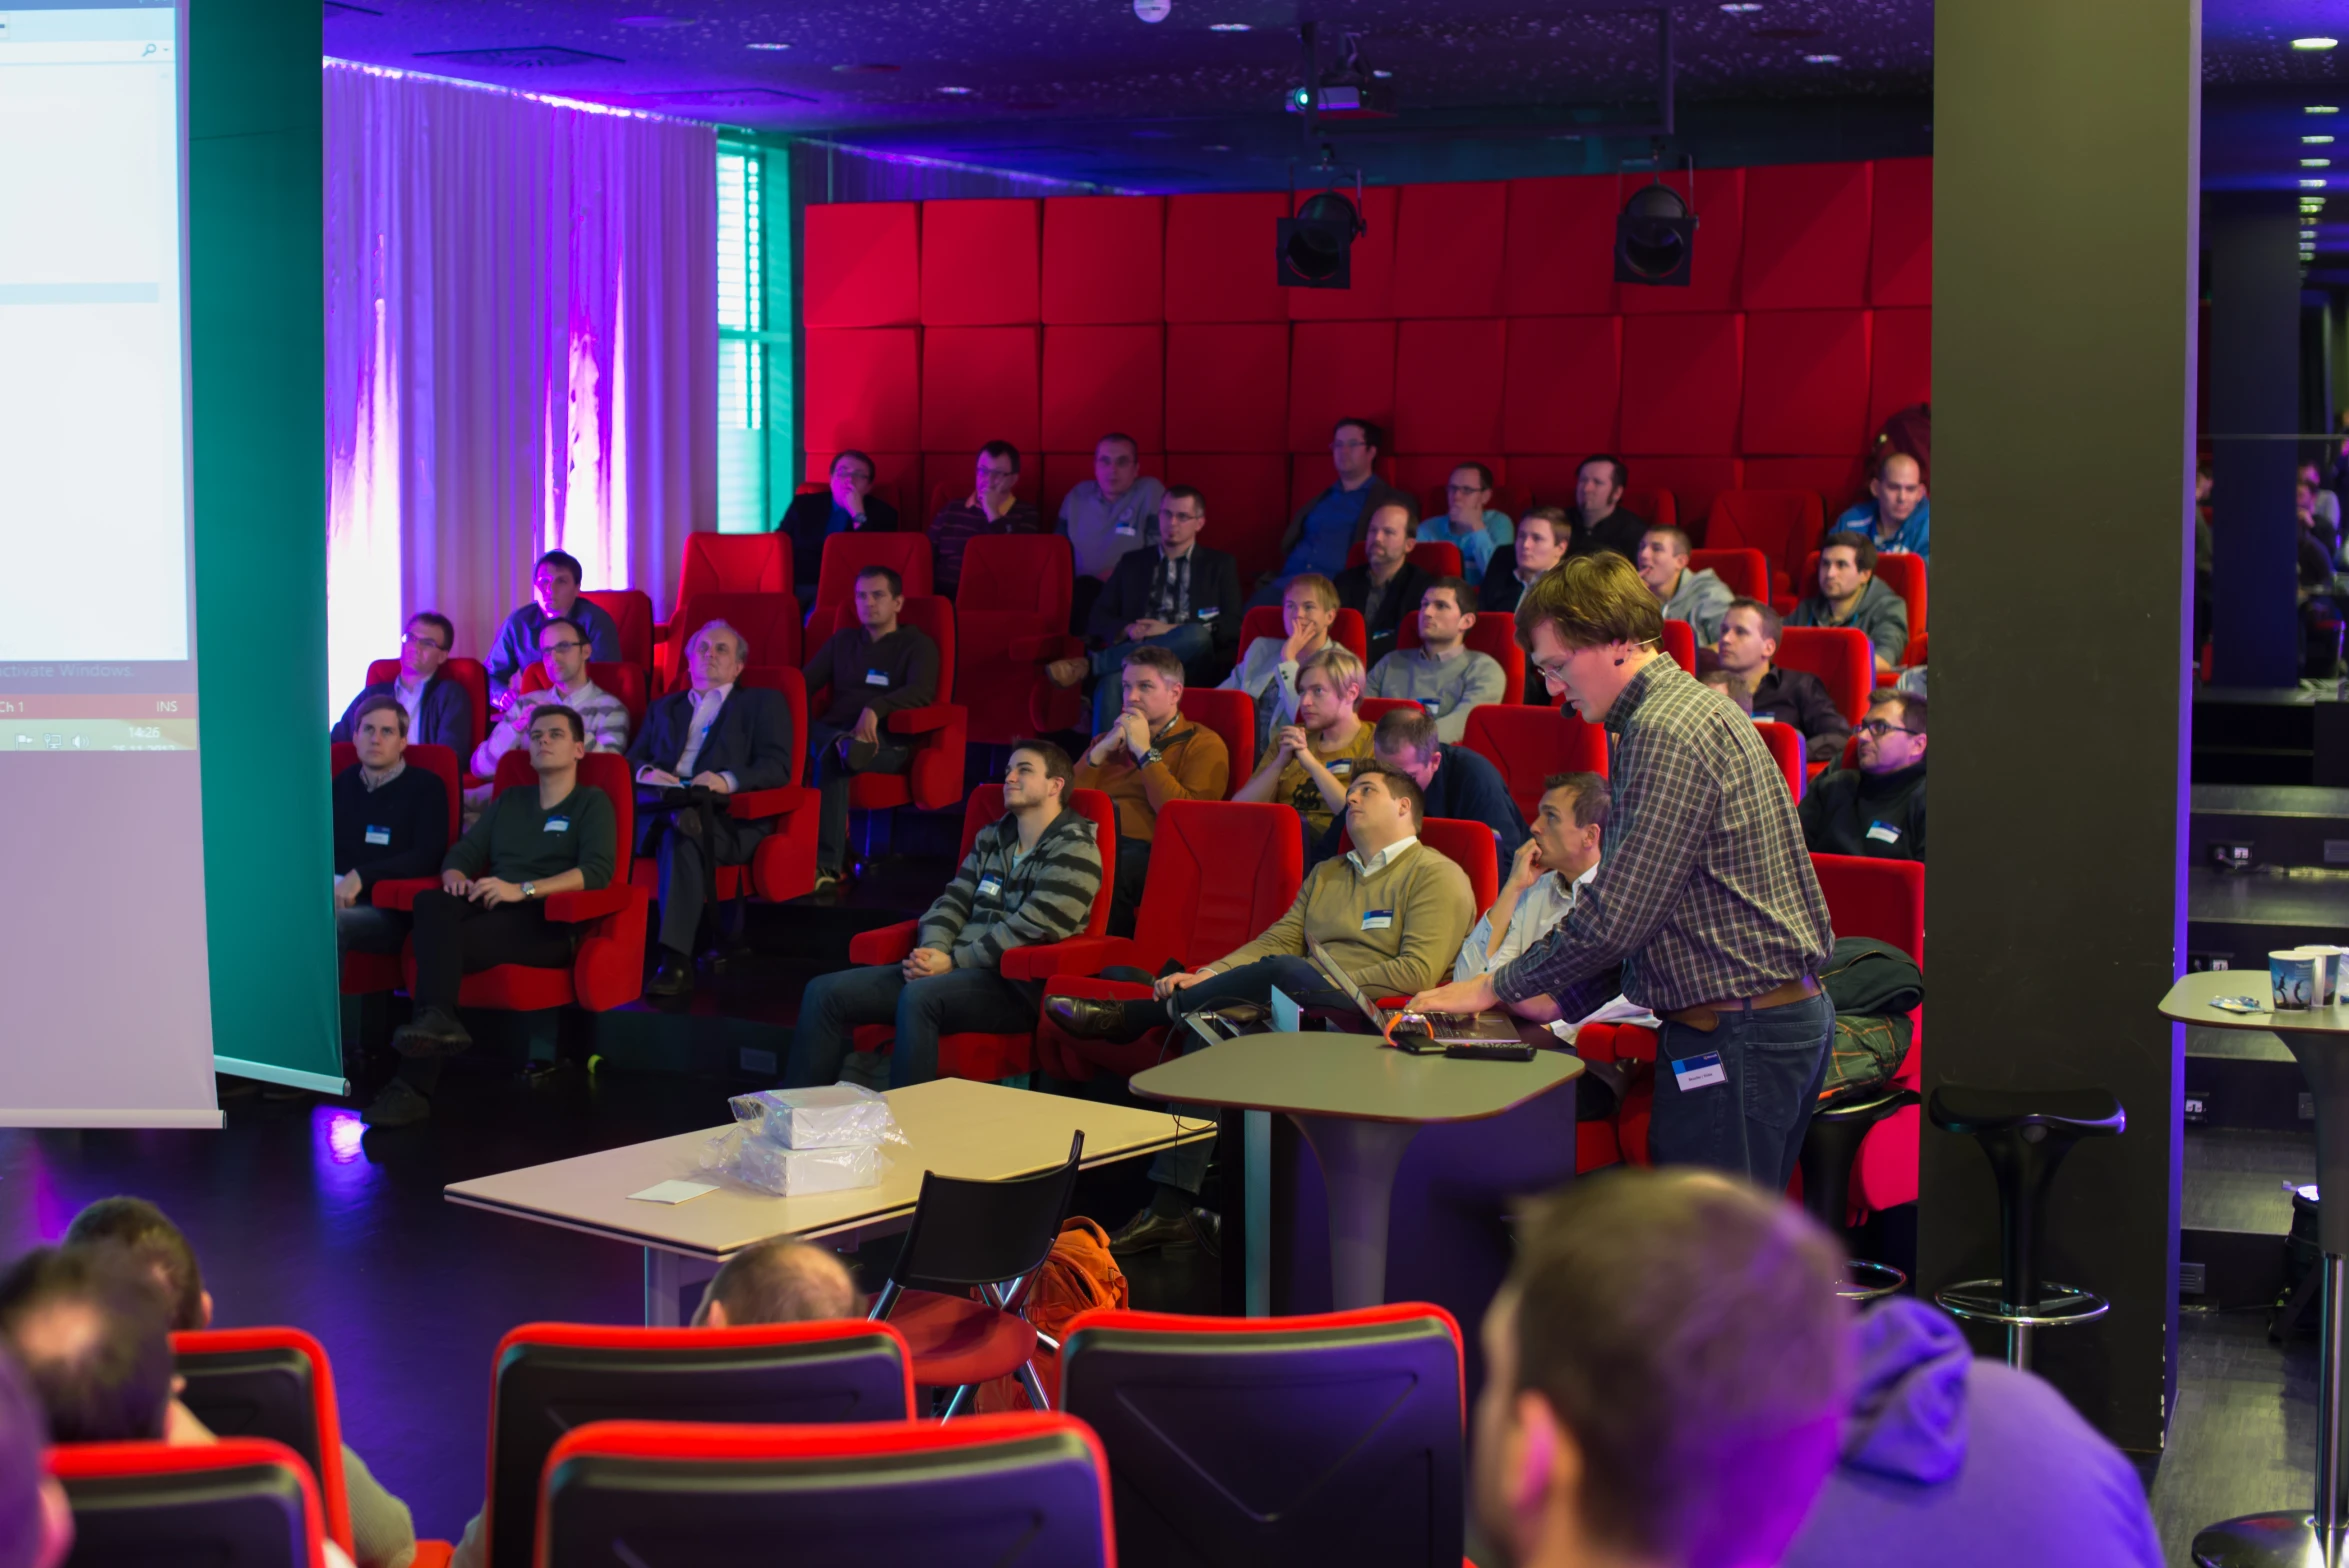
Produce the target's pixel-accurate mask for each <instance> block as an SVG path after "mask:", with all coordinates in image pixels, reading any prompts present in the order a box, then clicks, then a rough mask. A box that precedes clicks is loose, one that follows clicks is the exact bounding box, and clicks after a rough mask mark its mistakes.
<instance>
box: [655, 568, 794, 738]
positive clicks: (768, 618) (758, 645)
mask: <svg viewBox="0 0 2349 1568" xmlns="http://www.w3.org/2000/svg"><path fill="white" fill-rule="evenodd" d="M756 537H767V536H765V535H760V536H756ZM712 621H724V622H725V623H726V624H727V625H729V626H731V627H733V628H734V629H735V630H736V631H738V632H740V633H742V636H743V640H744V641H746V642H748V643H749V644H750V656H751V658H752V659H753V660H755V661H757V662H758V663H760V664H788V665H790V666H792V667H793V668H794V669H796V668H798V666H799V665H800V664H802V663H803V662H805V660H804V658H803V656H802V654H801V651H800V645H799V601H798V600H797V599H795V598H793V597H792V596H791V591H790V589H789V588H786V589H784V591H783V592H781V593H697V594H695V595H693V596H692V597H691V598H689V599H687V600H686V601H685V608H684V609H683V610H681V611H679V612H678V615H677V619H675V620H673V621H671V622H670V623H669V644H668V659H667V665H668V670H669V687H668V689H669V690H670V691H683V690H685V688H686V687H687V686H689V685H691V684H692V682H693V672H692V671H691V670H690V669H688V668H687V667H686V658H685V650H686V649H688V648H690V647H691V646H693V637H694V634H695V633H696V632H698V631H700V630H701V629H702V628H703V627H704V626H707V625H708V624H709V623H710V622H712ZM800 733H802V734H803V735H804V734H805V733H806V732H805V731H801V732H800Z"/></svg>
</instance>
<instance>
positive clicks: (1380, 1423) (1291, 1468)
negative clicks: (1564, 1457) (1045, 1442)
mask: <svg viewBox="0 0 2349 1568" xmlns="http://www.w3.org/2000/svg"><path fill="white" fill-rule="evenodd" d="M1066 1344H1067V1348H1066V1349H1065V1350H1064V1351H1063V1353H1062V1359H1063V1361H1064V1362H1065V1369H1064V1371H1063V1373H1062V1378H1061V1387H1062V1394H1063V1401H1064V1404H1065V1406H1066V1408H1067V1410H1068V1413H1069V1414H1070V1415H1072V1416H1075V1417H1078V1418H1080V1419H1082V1420H1083V1421H1085V1422H1086V1423H1087V1425H1088V1427H1089V1428H1090V1429H1091V1430H1093V1431H1095V1432H1097V1433H1098V1434H1099V1435H1100V1440H1101V1444H1102V1447H1103V1448H1104V1450H1106V1451H1107V1452H1108V1454H1109V1456H1110V1464H1111V1466H1112V1468H1113V1470H1114V1473H1115V1475H1116V1477H1117V1507H1118V1525H1119V1528H1118V1559H1119V1561H1120V1562H1121V1563H1122V1564H1125V1565H1126V1568H1173V1565H1175V1564H1178V1563H1268V1564H1269V1563H1349V1564H1369V1563H1389V1564H1404V1563H1417V1564H1426V1565H1428V1568H1434V1565H1436V1564H1438V1563H1444V1564H1448V1563H1449V1562H1450V1561H1451V1560H1452V1559H1455V1558H1457V1557H1458V1556H1459V1551H1460V1540H1461V1532H1462V1529H1463V1525H1464V1514H1465V1510H1466V1503H1465V1499H1464V1495H1463V1494H1464V1491H1465V1487H1464V1485H1463V1476H1464V1474H1465V1463H1464V1458H1463V1453H1464V1448H1465V1443H1464V1440H1463V1435H1462V1434H1463V1427H1464V1420H1465V1417H1464V1411H1465V1408H1466V1407H1465V1397H1466V1396H1465V1393H1464V1389H1465V1384H1466V1379H1465V1377H1464V1376H1463V1374H1462V1370H1461V1366H1462V1358H1461V1344H1460V1328H1459V1325H1458V1324H1457V1323H1456V1322H1454V1321H1453V1319H1452V1316H1451V1314H1450V1313H1448V1312H1446V1311H1444V1310H1443V1309H1442V1308H1441V1307H1436V1306H1430V1305H1428V1304H1426V1303H1424V1302H1397V1303H1394V1304H1392V1305H1389V1306H1379V1307H1365V1308H1359V1309H1357V1310H1354V1311H1351V1312H1331V1313H1323V1314H1319V1315H1314V1316H1306V1317H1277V1318H1222V1317H1216V1318H1207V1317H1200V1318H1192V1317H1177V1316H1174V1315H1173V1314H1171V1313H1158V1312H1125V1311H1113V1310H1095V1311H1091V1312H1087V1313H1085V1314H1084V1315H1082V1316H1081V1317H1079V1318H1078V1319H1077V1320H1076V1321H1075V1322H1074V1323H1072V1324H1070V1325H1069V1333H1068V1339H1067V1342H1066ZM1404 1478H1408V1479H1407V1480H1406V1479H1404Z"/></svg>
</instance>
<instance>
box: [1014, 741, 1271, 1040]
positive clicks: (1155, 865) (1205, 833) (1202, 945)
mask: <svg viewBox="0 0 2349 1568" xmlns="http://www.w3.org/2000/svg"><path fill="white" fill-rule="evenodd" d="M1233 771H1234V774H1235V775H1237V773H1238V769H1237V768H1236V767H1235V768H1234V770H1233ZM1234 866H1245V867H1247V868H1248V875H1246V876H1233V875H1231V874H1229V868H1231V867H1234ZM1304 880H1305V844H1304V838H1303V835H1301V834H1300V833H1299V832H1298V831H1297V813H1296V812H1294V811H1292V810H1290V809H1289V808H1288V807H1287V806H1282V805H1274V804H1270V803H1256V802H1240V801H1206V800H1176V801H1169V802H1168V803H1167V805H1166V808H1165V809H1164V810H1162V811H1160V812H1159V813H1158V823H1157V827H1156V829H1155V830H1154V836H1153V837H1152V839H1151V845H1150V872H1149V876H1148V878H1147V880H1145V881H1144V882H1143V884H1142V905H1141V909H1140V910H1139V912H1138V913H1137V914H1136V916H1135V920H1134V934H1133V936H1132V937H1130V938H1128V937H1108V936H1096V937H1085V938H1079V939H1077V940H1075V941H1069V942H1061V943H1057V944H1055V948H1056V951H1055V953H1054V962H1053V968H1052V969H1051V970H1049V971H1038V972H1036V973H1034V974H1032V975H1029V976H1028V978H1033V979H1040V980H1043V981H1044V982H1045V986H1044V991H1045V996H1046V998H1047V999H1049V998H1050V997H1052V996H1055V995H1059V996H1089V997H1095V998H1101V999H1116V1000H1123V1001H1140V1000H1142V999H1144V998H1146V997H1148V996H1149V994H1150V988H1149V987H1148V986H1146V985H1138V984H1132V983H1129V982H1126V981H1122V980H1103V979H1101V978H1099V976H1100V974H1101V971H1102V970H1104V969H1110V968H1115V967H1117V966H1120V965H1131V966H1133V967H1135V968H1138V969H1140V970H1142V971H1144V972H1145V973H1147V974H1153V975H1154V974H1157V973H1158V972H1159V971H1160V970H1161V969H1163V968H1164V967H1165V966H1166V964H1167V963H1168V961H1170V960H1179V961H1180V962H1181V964H1182V966H1183V967H1184V968H1186V969H1195V968H1197V967H1198V966H1199V965H1201V964H1204V963H1210V962H1212V961H1214V960H1215V959H1218V958H1221V957H1223V955H1224V954H1226V953H1229V952H1231V951H1232V950H1234V949H1235V948H1238V947H1241V946H1244V945H1245V944H1246V943H1248V942H1250V941H1253V940H1254V939H1255V938H1256V936H1257V935H1258V933H1260V932H1262V931H1263V930H1264V928H1265V927H1267V926H1269V925H1271V924H1272V923H1273V922H1274V921H1275V920H1278V919H1279V918H1280V917H1281V914H1282V912H1283V911H1285V910H1286V909H1287V908H1288V907H1289V905H1290V904H1291V903H1292V902H1293V901H1294V900H1295V899H1296V897H1297V889H1298V888H1299V887H1300V886H1301V885H1302V884H1303V882H1304ZM1019 951H1020V952H1026V951H1028V950H1027V949H1020V950H1019ZM1015 956H1016V955H1015ZM1009 963H1010V959H1008V958H1007V960H1006V965H1007V967H1006V969H1005V973H1006V974H1009V973H1010V968H1009V967H1008V966H1009ZM1023 967H1025V966H1023ZM1164 1050H1165V1040H1164V1031H1163V1030H1155V1029H1154V1030H1152V1031H1150V1032H1149V1033H1147V1034H1145V1035H1144V1036H1143V1037H1142V1038H1141V1039H1139V1040H1135V1041H1130V1042H1128V1043H1126V1044H1122V1045H1119V1044H1112V1043H1110V1042H1108V1041H1105V1040H1080V1039H1077V1038H1075V1037H1074V1036H1072V1035H1067V1034H1064V1033H1062V1032H1061V1030H1060V1029H1059V1028H1058V1027H1057V1026H1056V1025H1055V1024H1054V1023H1053V1022H1052V1019H1051V1016H1050V1015H1049V1014H1046V1015H1045V1016H1043V1017H1040V1018H1039V1019H1038V1020H1037V1024H1036V1061H1037V1065H1038V1066H1040V1067H1041V1068H1043V1069H1044V1071H1046V1072H1048V1073H1050V1074H1052V1075H1053V1076H1054V1077H1056V1078H1064V1079H1068V1080H1070V1081H1072V1082H1078V1083H1082V1082H1084V1081H1086V1080H1088V1079H1090V1078H1092V1077H1093V1076H1094V1075H1095V1074H1096V1073H1100V1072H1108V1073H1111V1074H1113V1075H1115V1076H1118V1077H1128V1076H1131V1075H1132V1074H1134V1073H1138V1072H1140V1071H1141V1070H1142V1069H1143V1068H1145V1067H1149V1066H1151V1065H1153V1064H1155V1063H1156V1062H1157V1061H1158V1059H1159V1057H1160V1056H1161V1055H1162V1054H1163V1053H1164Z"/></svg>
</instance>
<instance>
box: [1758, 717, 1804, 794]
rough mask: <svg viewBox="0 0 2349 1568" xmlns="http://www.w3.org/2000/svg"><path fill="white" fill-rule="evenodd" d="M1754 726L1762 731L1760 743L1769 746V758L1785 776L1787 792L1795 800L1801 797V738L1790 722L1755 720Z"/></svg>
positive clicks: (1802, 770) (1802, 772)
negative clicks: (1779, 722)
mask: <svg viewBox="0 0 2349 1568" xmlns="http://www.w3.org/2000/svg"><path fill="white" fill-rule="evenodd" d="M1754 728H1755V729H1757V730H1760V731H1761V732H1762V744H1763V745H1765V746H1767V747H1769V748H1770V760H1771V761H1772V762H1775V763H1777V764H1778V771H1779V772H1780V773H1782V774H1784V775H1785V776H1786V789H1787V793H1789V794H1791V795H1792V796H1794V798H1795V799H1796V800H1798V801H1799V800H1801V799H1802V798H1803V774H1804V771H1805V770H1804V767H1803V738H1802V734H1801V732H1800V731H1798V730H1797V729H1795V727H1794V726H1793V725H1791V724H1777V723H1773V722H1771V721H1769V720H1766V719H1764V720H1757V721H1756V722H1755V724H1754Z"/></svg>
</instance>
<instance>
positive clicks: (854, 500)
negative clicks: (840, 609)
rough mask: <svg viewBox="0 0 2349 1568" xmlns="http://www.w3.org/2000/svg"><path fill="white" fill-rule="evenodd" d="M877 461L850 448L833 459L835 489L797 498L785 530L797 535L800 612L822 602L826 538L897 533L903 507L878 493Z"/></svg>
mask: <svg viewBox="0 0 2349 1568" xmlns="http://www.w3.org/2000/svg"><path fill="white" fill-rule="evenodd" d="M872 489H873V460H872V459H871V458H869V457H867V456H865V454H864V453H862V452H858V451H853V450H851V451H847V452H843V453H841V454H840V455H839V456H838V457H836V458H834V459H832V485H831V488H830V489H829V490H812V491H810V492H808V493H807V494H806V495H802V496H794V497H793V498H792V502H791V505H790V507H789V509H788V510H786V511H785V512H784V513H783V521H782V522H781V523H780V524H779V525H778V529H779V531H780V532H782V533H786V534H789V535H790V536H791V575H792V577H793V578H794V579H795V581H794V583H793V587H794V588H795V589H796V590H797V592H798V594H799V612H800V614H802V615H805V614H806V613H807V612H808V610H809V609H810V608H811V607H812V606H813V605H814V604H815V602H816V580H817V579H818V578H819V577H820V576H822V575H823V570H824V541H825V540H827V539H829V538H831V537H832V536H833V535H834V534H889V533H895V532H896V531H897V508H896V507H894V506H891V505H890V504H889V502H888V501H887V500H886V499H884V498H883V497H881V496H877V495H874V494H873V493H872Z"/></svg>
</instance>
